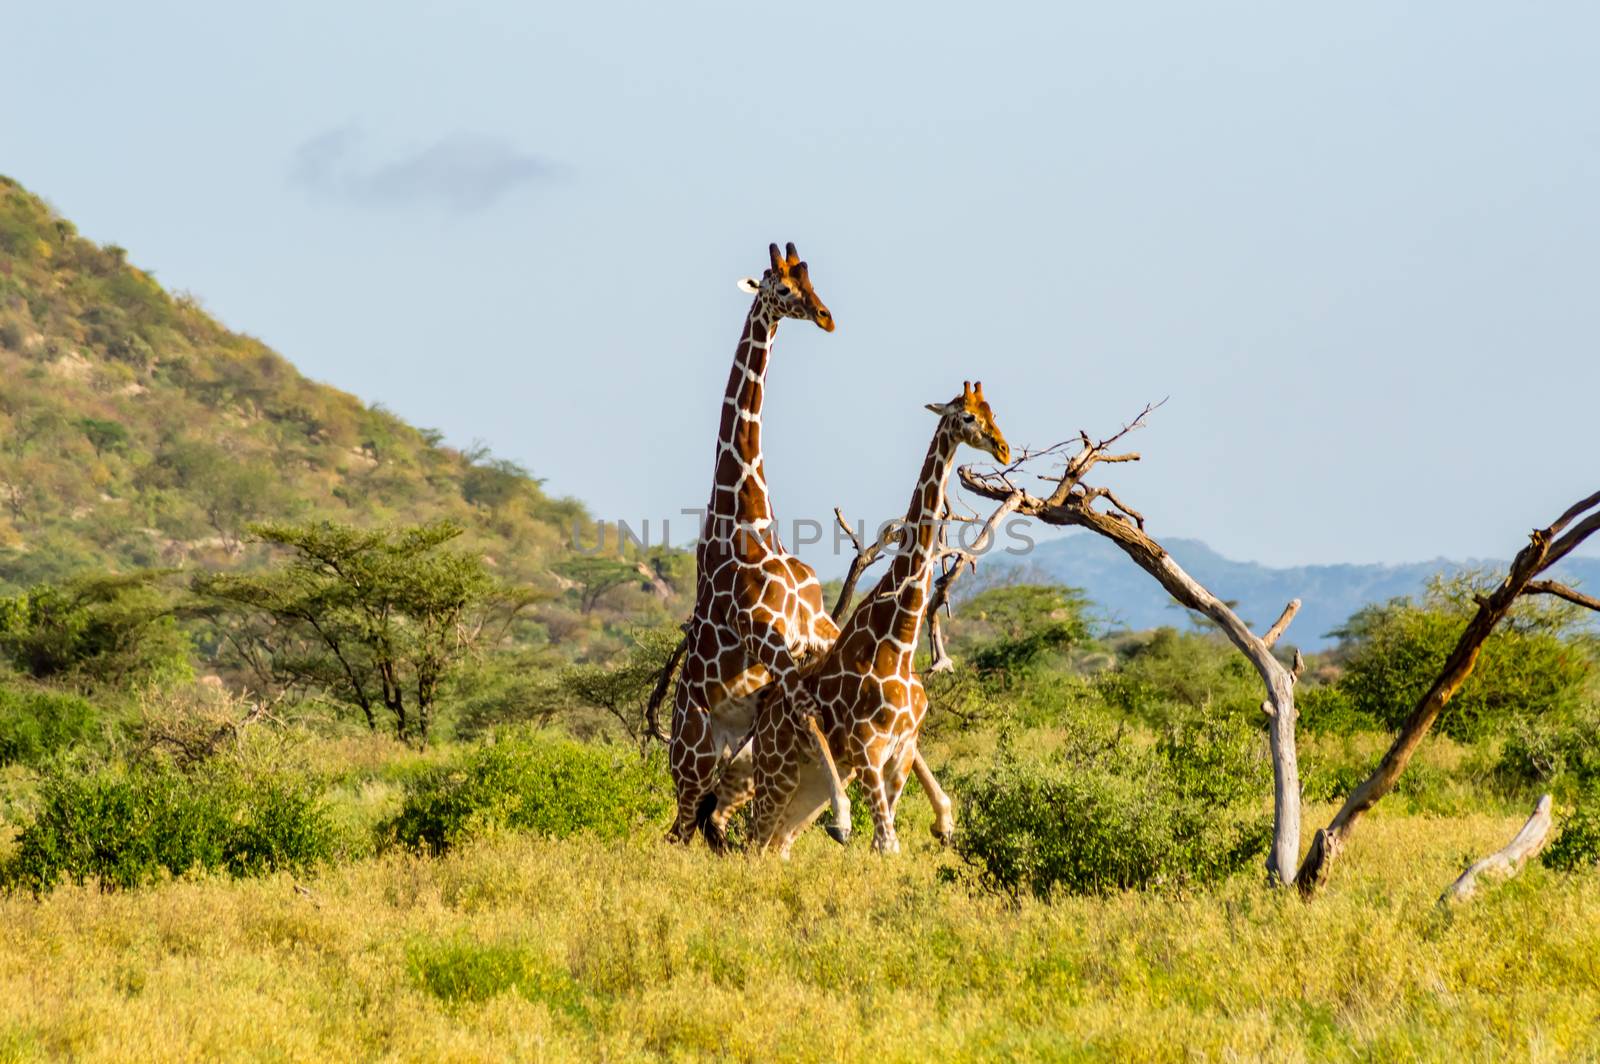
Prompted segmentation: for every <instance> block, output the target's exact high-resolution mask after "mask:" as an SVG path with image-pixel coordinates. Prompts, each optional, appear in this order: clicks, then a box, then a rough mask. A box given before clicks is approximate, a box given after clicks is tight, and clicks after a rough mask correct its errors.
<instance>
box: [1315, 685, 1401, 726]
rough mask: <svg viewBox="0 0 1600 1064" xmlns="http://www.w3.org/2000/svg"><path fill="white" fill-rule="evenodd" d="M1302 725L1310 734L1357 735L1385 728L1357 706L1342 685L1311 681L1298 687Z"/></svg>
mask: <svg viewBox="0 0 1600 1064" xmlns="http://www.w3.org/2000/svg"><path fill="white" fill-rule="evenodd" d="M1294 705H1295V709H1296V710H1298V711H1299V713H1300V721H1299V728H1300V730H1301V731H1302V732H1304V733H1306V734H1308V735H1354V734H1355V733H1357V732H1370V731H1382V730H1383V725H1381V724H1379V723H1378V721H1377V720H1375V719H1374V718H1373V717H1372V716H1371V715H1370V714H1367V713H1363V712H1361V711H1360V710H1358V709H1356V707H1355V702H1354V701H1353V700H1352V699H1351V697H1350V694H1349V692H1348V691H1346V690H1345V689H1344V688H1342V687H1340V686H1339V685H1338V684H1307V683H1302V685H1301V686H1300V687H1298V688H1296V689H1295V695H1294Z"/></svg>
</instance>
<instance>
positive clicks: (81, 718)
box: [0, 687, 98, 768]
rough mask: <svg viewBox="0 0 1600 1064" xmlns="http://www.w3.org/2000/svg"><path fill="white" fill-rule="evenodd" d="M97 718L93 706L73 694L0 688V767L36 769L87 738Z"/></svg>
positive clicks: (91, 732)
mask: <svg viewBox="0 0 1600 1064" xmlns="http://www.w3.org/2000/svg"><path fill="white" fill-rule="evenodd" d="M97 717H98V714H96V712H95V708H94V706H92V705H90V704H89V701H88V700H87V699H84V698H80V697H79V696H77V695H73V694H65V693H63V692H59V691H28V690H17V689H13V688H7V687H0V765H9V764H13V763H20V764H24V765H30V766H33V767H35V768H37V767H39V766H40V765H41V764H42V763H43V762H44V761H45V760H46V759H48V758H49V757H50V756H51V755H52V754H54V753H56V752H57V751H60V750H65V749H66V748H68V747H70V746H72V745H74V744H76V743H81V742H83V741H84V740H85V739H87V738H89V736H90V735H92V734H93V733H94V731H95V726H96V723H97Z"/></svg>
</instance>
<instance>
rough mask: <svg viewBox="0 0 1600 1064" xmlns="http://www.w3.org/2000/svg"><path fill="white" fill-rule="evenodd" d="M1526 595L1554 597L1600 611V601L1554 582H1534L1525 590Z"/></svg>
mask: <svg viewBox="0 0 1600 1064" xmlns="http://www.w3.org/2000/svg"><path fill="white" fill-rule="evenodd" d="M1522 593H1523V594H1524V595H1554V596H1555V597H1556V598H1562V599H1566V600H1567V601H1568V602H1573V603H1576V604H1578V605H1579V606H1584V607H1587V608H1588V609H1591V610H1600V599H1597V598H1593V597H1591V596H1589V595H1585V594H1584V593H1583V592H1582V591H1578V590H1577V589H1575V588H1570V587H1568V586H1567V585H1566V584H1558V583H1556V582H1555V581H1554V580H1533V581H1530V582H1529V583H1528V586H1527V587H1526V588H1524V589H1523V592H1522Z"/></svg>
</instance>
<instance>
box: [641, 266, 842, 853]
mask: <svg viewBox="0 0 1600 1064" xmlns="http://www.w3.org/2000/svg"><path fill="white" fill-rule="evenodd" d="M768 250H769V253H770V258H771V266H770V268H769V269H768V270H767V271H766V272H765V273H764V274H763V275H762V277H761V280H760V281H755V280H748V281H745V282H741V285H740V287H741V288H743V289H744V290H746V291H748V292H751V293H752V294H753V295H754V296H755V298H754V300H753V301H752V303H751V306H750V313H749V315H748V317H747V318H746V319H745V326H744V330H743V331H742V332H741V334H740V339H739V346H738V348H737V350H736V351H735V353H734V360H733V369H732V370H731V371H730V372H729V374H728V387H727V391H726V393H725V396H724V399H723V406H722V412H721V415H720V421H719V427H718V434H717V451H716V464H715V467H714V474H713V480H712V487H711V501H710V503H709V505H708V506H707V512H706V519H705V525H704V527H703V528H702V529H701V535H700V542H699V545H698V547H697V548H696V561H697V563H698V566H699V574H698V578H697V583H696V586H695V607H694V613H693V616H692V617H691V618H690V621H689V633H688V649H687V651H686V652H685V654H684V660H683V669H682V672H681V673H680V675H679V678H678V686H677V691H676V694H675V698H674V703H673V713H672V742H671V749H670V763H671V768H672V776H673V781H674V783H675V785H676V788H677V796H678V815H677V819H676V821H675V823H674V825H673V830H672V836H673V837H674V838H676V839H679V840H680V841H684V842H687V841H688V840H689V839H690V838H691V837H692V835H693V832H694V822H695V813H696V809H697V808H698V806H699V805H700V802H701V800H702V799H703V798H704V797H705V796H706V794H707V793H708V791H709V790H710V788H711V786H712V785H713V782H714V781H715V780H716V779H717V775H718V770H719V768H720V767H721V766H722V764H723V762H724V760H725V759H726V758H728V757H729V755H730V752H731V751H733V750H736V749H738V748H739V747H740V745H741V743H742V742H743V740H744V738H745V735H746V733H747V732H748V730H749V727H750V725H751V720H752V716H753V714H754V712H755V702H754V699H753V698H752V697H751V696H752V695H754V693H755V692H756V691H758V690H761V689H762V688H763V687H766V686H770V687H771V688H772V689H774V690H778V691H781V692H784V693H786V694H787V695H788V696H789V697H786V698H785V699H783V705H785V706H789V707H793V708H792V709H790V710H789V712H791V713H792V714H794V715H795V716H796V717H797V721H796V724H797V727H798V728H802V729H803V728H804V722H805V713H806V705H807V703H806V697H805V695H804V693H803V692H801V691H800V689H799V680H800V665H801V662H802V661H803V660H804V659H805V657H806V656H807V655H808V654H815V653H816V652H819V651H821V650H824V649H826V648H827V647H829V646H831V645H832V644H833V641H834V639H835V638H836V637H837V636H838V634H839V628H838V626H837V625H835V624H834V623H833V619H832V618H831V617H829V616H828V614H827V611H826V610H825V609H824V608H823V604H822V584H821V582H820V581H818V579H817V575H816V573H815V572H813V571H812V570H811V568H810V567H809V566H807V565H806V564H805V563H803V562H802V561H800V559H798V558H796V557H794V556H793V555H792V554H789V553H788V552H787V551H786V550H785V549H784V547H783V544H782V543H781V542H780V541H779V539H778V532H777V523H776V520H775V518H774V515H773V511H772V502H771V499H770V498H769V497H768V494H767V480H766V467H765V464H764V462H763V460H762V453H761V406H762V400H763V396H764V394H765V390H766V375H767V364H768V360H769V358H770V355H771V351H772V342H773V337H774V336H775V335H776V334H777V329H778V324H779V323H780V322H781V321H782V320H783V319H785V318H799V319H803V320H807V321H811V322H814V323H815V324H816V325H817V326H819V327H820V328H822V329H824V330H825V331H828V332H832V331H833V316H832V315H831V314H830V313H829V312H828V308H827V307H826V306H824V305H823V303H822V301H821V300H820V299H818V298H817V295H816V292H815V291H813V290H812V287H811V279H810V273H809V271H808V269H807V267H806V264H805V263H804V262H802V261H800V257H799V255H798V254H797V253H796V252H795V249H794V245H793V244H790V245H789V246H788V249H787V253H786V254H780V253H779V251H778V247H777V245H776V244H774V245H772V246H771V247H770V248H769V249H768ZM814 745H820V744H814ZM745 757H746V759H747V758H748V754H746V755H745ZM749 779H750V774H749V772H748V765H745V766H743V767H740V766H734V767H731V768H730V770H729V771H728V772H725V773H723V777H722V783H721V786H723V787H724V788H726V789H727V790H728V793H729V794H730V796H731V795H735V794H743V793H744V792H745V791H746V790H748V786H749ZM835 791H836V794H837V800H838V801H840V802H842V801H843V800H844V795H843V789H842V788H841V787H836V788H835ZM846 808H847V807H846Z"/></svg>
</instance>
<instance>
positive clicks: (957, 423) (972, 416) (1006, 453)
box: [928, 381, 1011, 465]
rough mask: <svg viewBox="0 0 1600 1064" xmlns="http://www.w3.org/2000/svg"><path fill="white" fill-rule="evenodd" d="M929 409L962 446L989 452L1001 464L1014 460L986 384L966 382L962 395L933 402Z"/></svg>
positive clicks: (962, 385) (962, 383) (962, 387)
mask: <svg viewBox="0 0 1600 1064" xmlns="http://www.w3.org/2000/svg"><path fill="white" fill-rule="evenodd" d="M928 409H929V410H932V411H933V412H934V413H935V414H938V415H939V423H940V425H941V426H942V427H945V428H948V429H949V430H950V432H951V433H953V434H954V435H955V438H956V439H958V440H960V441H961V442H962V443H964V444H966V445H967V446H969V447H976V448H977V449H978V450H980V451H987V452H989V453H990V454H992V455H994V457H995V460H996V461H997V462H999V463H1000V464H1001V465H1005V464H1006V463H1008V462H1010V461H1011V445H1010V444H1009V443H1007V442H1006V438H1005V436H1004V434H1002V433H1001V431H1000V426H999V425H996V424H995V423H994V412H993V411H991V410H990V409H989V404H988V403H987V402H986V401H985V400H984V398H983V382H982V381H978V382H977V383H976V384H974V383H972V382H971V381H962V382H961V394H960V395H958V396H956V397H955V398H954V399H952V400H950V401H949V402H948V403H929V404H928Z"/></svg>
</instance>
